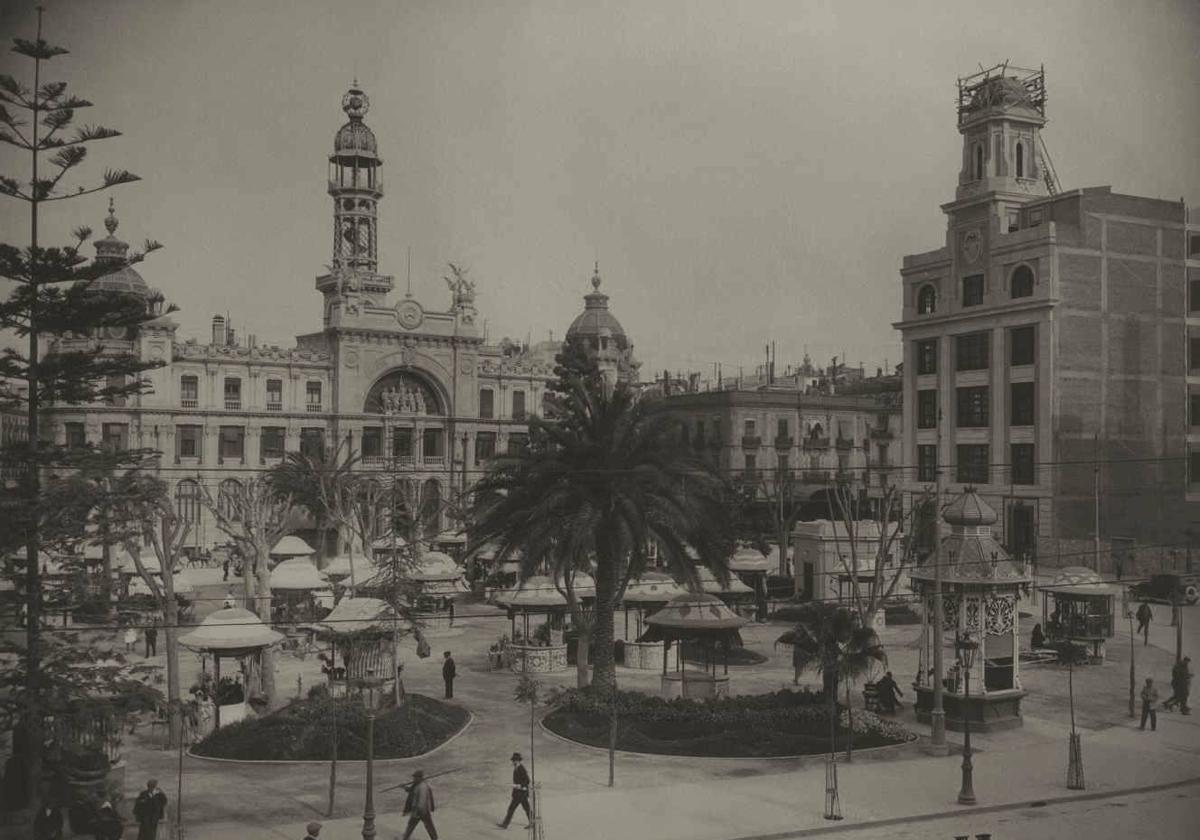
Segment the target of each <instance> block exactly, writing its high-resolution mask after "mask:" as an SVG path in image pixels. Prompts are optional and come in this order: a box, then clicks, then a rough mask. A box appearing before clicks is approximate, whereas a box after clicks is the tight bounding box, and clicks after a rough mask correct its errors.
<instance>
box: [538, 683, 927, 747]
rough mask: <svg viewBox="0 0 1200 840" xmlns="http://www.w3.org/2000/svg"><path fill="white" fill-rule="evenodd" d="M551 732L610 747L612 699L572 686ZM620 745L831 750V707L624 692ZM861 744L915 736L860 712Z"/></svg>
mask: <svg viewBox="0 0 1200 840" xmlns="http://www.w3.org/2000/svg"><path fill="white" fill-rule="evenodd" d="M548 702H549V704H550V705H551V706H552V711H551V712H550V713H549V714H548V715H547V716H546V718H545V720H544V724H545V726H546V728H547V729H549V730H550V731H551V732H553V733H555V734H556V735H560V736H562V737H564V738H567V739H569V740H572V741H577V742H579V743H582V744H588V745H591V746H594V747H604V748H607V747H608V745H609V718H610V715H611V706H612V704H611V703H610V701H609V700H608V699H606V698H603V697H601V696H600V695H598V694H597V693H596V692H594V691H592V690H590V689H583V690H580V689H567V690H563V691H559V692H555V693H553V694H552V695H551V697H550V699H549V701H548ZM615 705H616V711H617V749H618V750H625V751H628V752H640V753H656V754H660V755H696V756H724V757H768V756H794V755H816V754H820V753H824V752H828V751H829V706H828V704H827V703H826V701H825V698H824V697H823V696H822V695H821V694H820V693H819V692H812V691H806V690H801V691H777V692H774V693H772V694H758V695H752V696H737V697H727V698H720V699H717V700H707V701H696V700H684V699H679V698H677V699H674V700H664V699H662V698H660V697H653V696H649V695H646V694H640V693H638V692H628V691H622V692H619V693H618V694H617V698H616V704H615ZM838 718H839V720H838V728H837V733H836V743H837V749H839V750H841V749H845V747H846V740H847V732H846V724H847V714H846V710H845V709H844V708H842V707H840V706H839V707H838ZM853 723H854V738H853V744H854V748H855V749H869V748H871V747H884V746H891V745H893V744H902V743H906V742H908V741H910V740H912V738H913V736H912V733H910V732H909V731H908V730H907V729H905V728H904V727H903V726H901V725H900V724H898V723H896V722H895V721H891V720H884V719H882V718H880V717H879V716H878V715H876V714H874V713H872V712H865V711H861V710H855V712H854V715H853Z"/></svg>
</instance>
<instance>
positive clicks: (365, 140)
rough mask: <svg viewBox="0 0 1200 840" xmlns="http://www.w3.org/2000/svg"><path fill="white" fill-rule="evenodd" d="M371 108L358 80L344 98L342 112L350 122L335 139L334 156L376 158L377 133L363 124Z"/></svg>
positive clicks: (340, 130) (339, 131) (369, 101)
mask: <svg viewBox="0 0 1200 840" xmlns="http://www.w3.org/2000/svg"><path fill="white" fill-rule="evenodd" d="M370 107H371V100H370V99H368V98H367V95H366V94H365V93H363V91H362V88H360V87H359V86H358V80H357V79H355V80H354V84H353V85H352V86H351V88H350V90H348V91H346V95H345V96H343V97H342V110H343V111H345V112H346V116H348V117H349V118H350V121H349V122H348V123H346V124H345V125H343V126H342V127H341V128H339V129H338V133H337V135H336V136H335V137H334V139H333V150H334V154H337V155H356V156H358V157H371V158H373V157H376V153H377V150H378V146H377V144H376V142H375V132H373V131H371V129H369V128H368V127H367V126H366V124H365V123H363V115H365V114H366V113H367V111H368V110H369V109H370Z"/></svg>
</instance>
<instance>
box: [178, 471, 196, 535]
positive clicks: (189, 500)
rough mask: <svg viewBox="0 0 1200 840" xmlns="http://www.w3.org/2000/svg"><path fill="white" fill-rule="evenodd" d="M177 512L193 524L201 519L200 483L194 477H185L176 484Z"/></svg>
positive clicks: (185, 520)
mask: <svg viewBox="0 0 1200 840" xmlns="http://www.w3.org/2000/svg"><path fill="white" fill-rule="evenodd" d="M175 513H176V514H177V515H178V516H179V518H180V519H182V520H183V521H184V522H190V523H191V524H192V525H195V524H196V523H197V522H199V521H200V485H199V484H198V483H197V482H196V481H195V480H194V479H191V478H185V479H183V480H182V481H180V482H179V483H178V484H176V485H175Z"/></svg>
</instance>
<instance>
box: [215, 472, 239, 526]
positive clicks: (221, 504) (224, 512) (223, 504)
mask: <svg viewBox="0 0 1200 840" xmlns="http://www.w3.org/2000/svg"><path fill="white" fill-rule="evenodd" d="M241 497H242V485H241V482H239V481H238V480H237V479H236V478H227V479H225V480H224V481H222V482H221V486H220V487H218V488H217V512H218V513H220V515H221V516H223V517H225V518H226V519H229V520H230V521H233V522H236V521H238V519H240V518H241V515H240V511H241V509H242V506H241Z"/></svg>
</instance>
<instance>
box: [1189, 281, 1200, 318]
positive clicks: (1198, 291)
mask: <svg viewBox="0 0 1200 840" xmlns="http://www.w3.org/2000/svg"><path fill="white" fill-rule="evenodd" d="M1188 312H1200V280H1189V281H1188Z"/></svg>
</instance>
